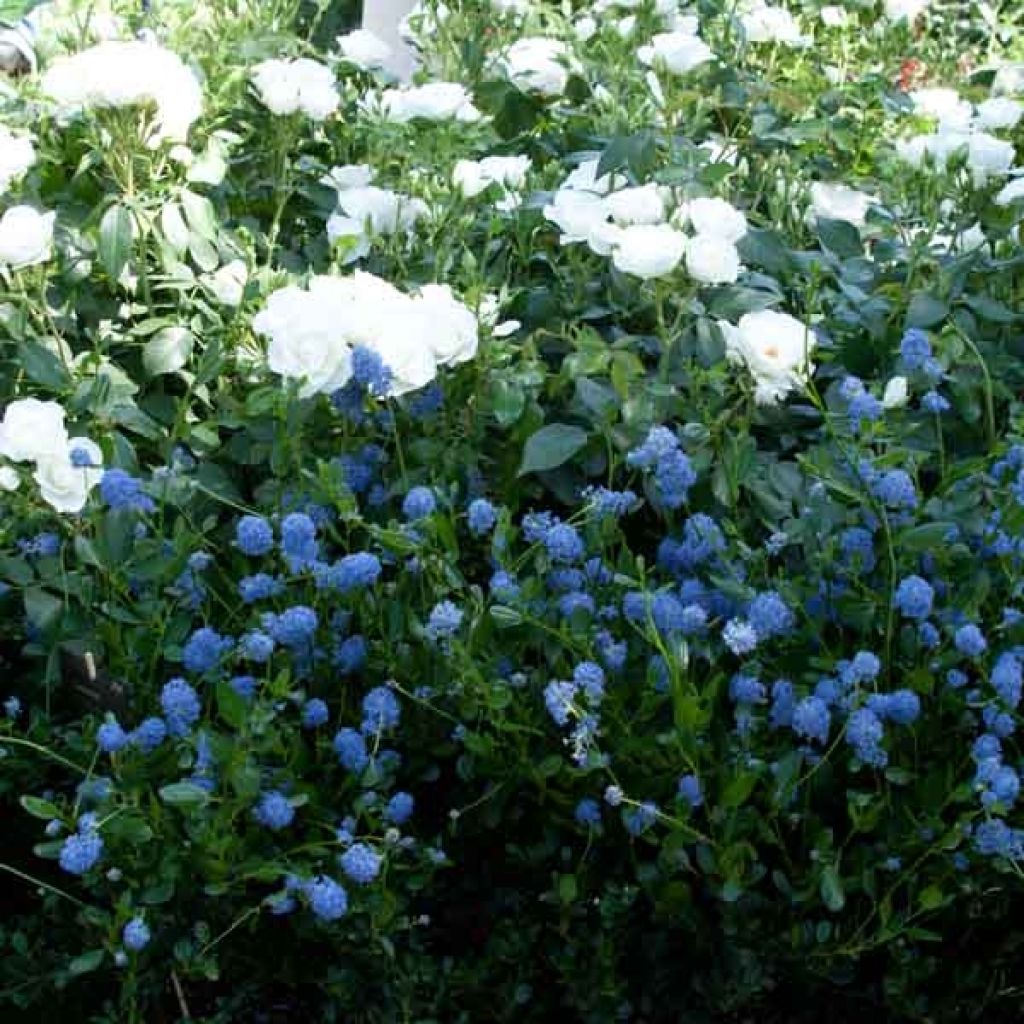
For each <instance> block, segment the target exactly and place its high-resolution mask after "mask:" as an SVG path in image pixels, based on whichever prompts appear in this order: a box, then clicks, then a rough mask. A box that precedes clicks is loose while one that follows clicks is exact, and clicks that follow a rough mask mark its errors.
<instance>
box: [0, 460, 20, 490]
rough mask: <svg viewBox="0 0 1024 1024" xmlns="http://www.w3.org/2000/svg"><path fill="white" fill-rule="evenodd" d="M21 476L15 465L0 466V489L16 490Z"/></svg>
mask: <svg viewBox="0 0 1024 1024" xmlns="http://www.w3.org/2000/svg"><path fill="white" fill-rule="evenodd" d="M20 485H21V477H20V476H18V471H17V470H16V469H15V468H14V467H13V466H0V491H16V490H17V489H18V487H19V486H20Z"/></svg>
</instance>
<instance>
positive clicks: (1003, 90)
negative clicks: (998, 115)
mask: <svg viewBox="0 0 1024 1024" xmlns="http://www.w3.org/2000/svg"><path fill="white" fill-rule="evenodd" d="M1019 92H1024V64H1003V65H1002V66H1001V67H1000V68H999V70H998V71H996V77H995V78H993V79H992V95H993V96H1013V95H1015V94H1016V93H1019Z"/></svg>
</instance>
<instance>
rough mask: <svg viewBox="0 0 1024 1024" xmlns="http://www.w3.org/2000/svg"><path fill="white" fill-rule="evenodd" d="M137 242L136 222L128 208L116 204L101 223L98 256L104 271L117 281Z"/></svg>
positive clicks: (104, 215)
mask: <svg viewBox="0 0 1024 1024" xmlns="http://www.w3.org/2000/svg"><path fill="white" fill-rule="evenodd" d="M134 240H135V220H134V218H133V217H132V215H131V211H129V210H128V209H127V208H126V207H124V206H121V205H120V204H119V203H115V204H114V205H113V206H111V207H110V208H109V209H108V210H107V212H106V213H105V214H103V219H102V220H101V221H100V239H99V245H98V247H97V254H98V255H99V258H100V263H101V264H103V269H104V270H105V271H106V272H107V273H108V274H109V275H110V276H111V278H112V279H113V280H115V281H116V280H117V279H118V278H119V277H120V276H121V272H122V271H123V270H124V268H125V265H126V264H127V262H128V257H129V256H130V255H131V251H132V243H133V242H134Z"/></svg>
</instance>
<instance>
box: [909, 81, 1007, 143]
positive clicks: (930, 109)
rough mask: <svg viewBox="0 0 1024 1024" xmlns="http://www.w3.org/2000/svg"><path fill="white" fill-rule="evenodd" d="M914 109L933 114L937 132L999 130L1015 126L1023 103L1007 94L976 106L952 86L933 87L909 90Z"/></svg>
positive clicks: (990, 98) (931, 115)
mask: <svg viewBox="0 0 1024 1024" xmlns="http://www.w3.org/2000/svg"><path fill="white" fill-rule="evenodd" d="M910 99H911V102H912V103H913V105H914V113H915V114H920V115H921V116H923V117H930V118H933V119H934V120H936V121H937V122H938V126H939V132H940V133H946V132H971V131H990V132H991V131H1001V130H1003V129H1007V130H1008V129H1011V128H1015V127H1016V126H1017V122H1018V121H1020V119H1021V117H1022V116H1024V104H1021V103H1020V102H1019V101H1018V100H1015V99H1012V98H1011V97H1009V96H990V97H989V98H988V99H987V100H983V101H982V102H981V103H979V104H978V105H977V106H975V105H974V104H972V103H971V102H970V101H969V100H965V99H963V98H962V97H961V96H960V94H959V93H958V92H957V91H956V90H955V89H946V88H939V87H932V88H928V89H915V90H914V91H913V92H911V93H910Z"/></svg>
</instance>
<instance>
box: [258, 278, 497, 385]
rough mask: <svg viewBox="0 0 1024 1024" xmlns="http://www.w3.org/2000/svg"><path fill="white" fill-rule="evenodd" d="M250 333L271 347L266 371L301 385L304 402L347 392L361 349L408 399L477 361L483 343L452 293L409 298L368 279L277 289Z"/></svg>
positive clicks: (429, 288)
mask: <svg viewBox="0 0 1024 1024" xmlns="http://www.w3.org/2000/svg"><path fill="white" fill-rule="evenodd" d="M252 326H253V330H254V331H255V332H256V333H257V334H261V335H264V336H266V337H267V338H269V339H270V343H269V346H268V349H267V365H268V366H269V367H270V369H271V370H272V371H273V372H274V373H277V374H280V375H281V376H282V377H284V378H285V379H288V380H295V381H299V382H300V389H299V394H300V395H302V396H303V397H309V396H311V395H315V394H332V393H333V392H335V391H337V390H338V389H339V388H341V387H344V385H345V384H346V383H347V382H348V381H349V379H350V378H351V376H352V353H353V350H354V349H356V348H364V349H368V350H370V351H371V352H374V353H376V354H377V355H378V356H379V357H380V359H381V361H382V362H383V364H384V366H385V367H386V368H387V370H388V372H389V374H390V386H389V390H388V394H389V395H392V396H397V395H403V394H405V393H406V392H409V391H414V390H416V389H417V388H422V387H423V386H424V385H426V384H429V383H430V381H432V380H433V379H434V377H435V376H436V375H437V370H438V367H440V366H454V365H456V364H458V363H463V362H466V361H467V360H469V359H472V358H473V356H474V355H476V351H477V346H478V337H479V329H478V324H477V319H476V317H475V316H474V315H473V313H472V312H471V311H470V310H469V309H468V308H467V307H466V306H465V305H464V304H463V303H461V302H459V301H458V300H457V299H456V298H455V296H454V295H453V294H452V291H451V289H450V288H449V287H448V286H447V285H436V284H432V285H425V286H423V287H422V288H421V289H420V290H419V291H418V292H417V293H416V294H415V295H408V294H406V293H404V292H402V291H399V289H397V288H396V287H395V286H394V285H392V284H389V283H388V282H387V281H384V280H382V279H381V278H379V277H375V276H374V275H373V274H367V273H363V272H362V271H356V273H355V274H353V275H352V276H351V277H330V276H319V277H314V278H312V279H311V280H310V282H309V286H308V288H300V287H297V286H295V285H289V286H288V287H286V288H281V289H278V290H277V291H275V292H274V293H272V294H271V295H270V297H269V298H268V299H267V304H266V307H265V308H264V309H263V310H261V311H260V312H259V313H257V314H256V316H255V317H254V318H253V324H252Z"/></svg>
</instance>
